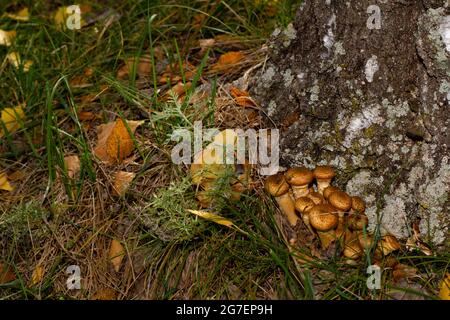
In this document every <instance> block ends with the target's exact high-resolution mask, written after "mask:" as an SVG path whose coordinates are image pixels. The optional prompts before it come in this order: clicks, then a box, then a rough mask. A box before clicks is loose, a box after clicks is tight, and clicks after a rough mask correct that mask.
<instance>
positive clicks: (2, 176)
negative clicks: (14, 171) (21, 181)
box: [0, 172, 14, 191]
mask: <svg viewBox="0 0 450 320" xmlns="http://www.w3.org/2000/svg"><path fill="white" fill-rule="evenodd" d="M0 190H5V191H13V190H14V188H13V187H12V186H11V184H10V183H9V181H8V176H7V175H6V173H4V172H0Z"/></svg>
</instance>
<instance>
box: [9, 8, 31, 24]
mask: <svg viewBox="0 0 450 320" xmlns="http://www.w3.org/2000/svg"><path fill="white" fill-rule="evenodd" d="M5 16H6V17H8V18H10V19H14V20H18V21H28V20H30V13H29V12H28V8H27V7H25V8H23V9H21V10H19V11H18V12H13V13H8V12H6V13H5Z"/></svg>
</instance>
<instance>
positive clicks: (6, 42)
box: [0, 29, 17, 46]
mask: <svg viewBox="0 0 450 320" xmlns="http://www.w3.org/2000/svg"><path fill="white" fill-rule="evenodd" d="M16 34H17V32H16V31H15V30H11V31H5V30H2V29H0V45H3V46H10V45H11V43H12V41H13V39H14V38H15V37H16Z"/></svg>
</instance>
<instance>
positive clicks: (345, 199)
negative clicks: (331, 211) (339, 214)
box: [328, 191, 352, 211]
mask: <svg viewBox="0 0 450 320" xmlns="http://www.w3.org/2000/svg"><path fill="white" fill-rule="evenodd" d="M328 201H329V202H330V204H331V205H332V206H333V207H335V208H336V209H338V210H339V211H348V210H349V209H350V208H351V207H352V198H351V197H350V196H349V195H348V194H346V193H345V192H343V191H337V192H333V193H332V194H331V195H330V196H329V197H328Z"/></svg>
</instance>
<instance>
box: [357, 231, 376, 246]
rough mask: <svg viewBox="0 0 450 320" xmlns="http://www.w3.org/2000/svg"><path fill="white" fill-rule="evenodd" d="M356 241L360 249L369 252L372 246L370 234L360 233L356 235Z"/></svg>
mask: <svg viewBox="0 0 450 320" xmlns="http://www.w3.org/2000/svg"><path fill="white" fill-rule="evenodd" d="M358 241H359V245H360V246H361V248H363V249H364V250H369V249H370V248H372V246H373V237H372V236H371V235H370V234H367V233H363V232H361V233H360V234H359V235H358Z"/></svg>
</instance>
